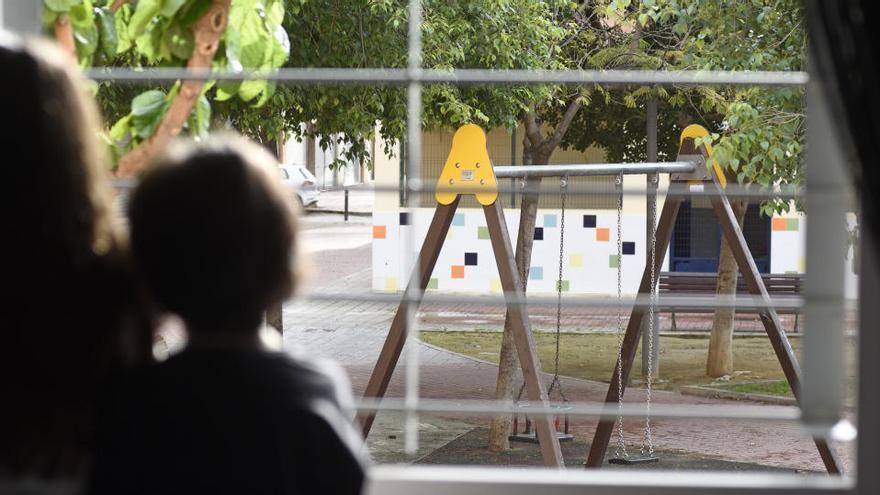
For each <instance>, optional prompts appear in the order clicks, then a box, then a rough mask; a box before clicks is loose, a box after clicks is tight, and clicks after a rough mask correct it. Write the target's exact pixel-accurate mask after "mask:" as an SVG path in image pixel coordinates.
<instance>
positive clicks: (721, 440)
mask: <svg viewBox="0 0 880 495" xmlns="http://www.w3.org/2000/svg"><path fill="white" fill-rule="evenodd" d="M352 220H353V221H352V222H349V223H348V224H344V223H342V222H341V216H338V215H324V214H314V215H309V216H307V217H306V219H305V220H304V222H303V243H302V245H303V246H304V248H305V250H306V251H307V252H308V254H310V256H311V262H312V264H313V265H314V269H313V271H312V277H311V282H310V283H309V284H308V285H307V287H305V288H304V290H305V291H311V292H322V293H332V292H341V293H344V294H346V295H348V296H351V295H355V294H360V293H363V294H369V293H370V268H369V267H370V255H371V254H370V253H371V251H370V243H369V227H370V221H369V218H368V217H366V218H365V217H359V218H354V219H352ZM395 309H396V305H395V304H393V303H388V302H378V301H351V300H345V301H343V300H336V301H334V300H322V301H295V302H291V303H289V304H287V305H286V306H285V308H284V321H285V335H284V340H285V346H286V347H287V348H289V349H291V350H293V349H300V350H305V351H306V352H308V353H310V354H313V355H323V356H327V357H330V358H333V359H336V360H337V361H339V362H340V363H342V365H343V366H344V367H345V368H346V370H347V371H348V374H349V377H350V379H351V381H352V386H353V389H354V393H355V395H356V396H357V395H360V394H361V393H362V392H363V388H364V386H365V384H366V381H367V380H368V378H369V375H370V372H371V371H372V367H373V365H374V364H375V360H376V357H377V356H378V353H379V349H380V348H381V345H382V343H383V341H384V338H385V335H386V334H387V330H388V326H389V324H390V320H391V318H392V317H393V313H394V310H395ZM606 312H607V311H606ZM533 314H534V319H535V321H536V324H535V327H536V330H537V331H539V332H540V331H543V330H549V329H550V328H551V327H552V328H554V329H555V323H554V324H553V325H549V326H548V325H547V324H546V323H547V321H551V322H552V321H555V308H553V310H552V311H551V312H549V313H547V314H541V313H540V309H539V308H536V311H535V312H533ZM421 315H422V317H421V318H420V322H421V326H422V328H423V329H424V330H429V329H430V330H471V331H472V330H475V329H482V330H486V329H493V328H494V329H496V331H497V329H500V326H501V324H502V323H503V308H500V307H499V308H491V307H485V308H484V307H475V306H473V305H447V306H445V307H444V306H436V305H435V306H433V307H426V308H424V311H423V312H422V313H421ZM568 317H569V318H571V319H572V322H576V323H575V324H565V322H564V327H563V329H564V330H565V331H566V332H568V333H571V334H572V335H580V336H583V335H584V331H585V328H584V325H585V323H584V322H585V321H587V322H589V321H601V320H602V319H603V318H604V319H608V320H610V319H612V318H613V315H611V314H605V315H603V314H600V313H591V314H589V315H585V316H584V317H579V316H578V315H577V314H572V315H568ZM548 318H549V320H548ZM590 318H592V320H590ZM698 318H703V317H698ZM475 319H477V320H481V322H480V323H477V322H475V321H472V320H475ZM486 321H490V322H492V323H486ZM710 321H711V320H710ZM541 322H544V323H541ZM588 324H589V323H587V325H588ZM704 324H705V322H700V321H697V320H695V321H694V325H695V328H696V325H704ZM597 326H598V327H601V325H597ZM679 326H681V320H680V319H679ZM738 328H739V327H738ZM600 330H601V328H600ZM438 335H442V334H438ZM547 337H549V336H545V335H542V336H540V338H541V340H542V341H545V340H546V338H547ZM603 337H608V336H607V335H605V336H603ZM431 338H432V337H431V334H426V339H427V340H429V341H430V340H431ZM490 338H495V337H491V336H490ZM565 338H571V337H569V336H568V335H566V336H565ZM418 346H419V348H418V350H419V356H420V359H419V361H420V366H419V368H420V395H421V396H422V397H429V398H443V399H451V400H455V399H492V398H494V390H495V376H496V373H497V366H495V365H494V364H493V363H491V362H490V361H491V359H487V358H491V356H488V355H481V356H468V355H466V354H465V353H461V352H452V351H450V350H447V349H443V348H441V347H438V346H435V345H428V344H426V343H419V344H418ZM544 346H545V347H546V342H545V344H544ZM661 346H662V344H661ZM487 347H491V345H488V344H487ZM479 352H491V351H479ZM603 352H604V351H603ZM768 352H769V350H768ZM662 353H663V351H662V349H661V356H662ZM405 354H406V353H404V356H403V358H402V360H401V363H400V364H399V366H398V368H397V371H396V372H395V374H394V376H393V378H392V381H391V384H390V386H389V390H388V394H387V395H388V396H389V397H402V396H403V393H404V387H403V375H404V373H403V369H404V367H405V366H406V358H405ZM545 354H546V353H545ZM768 356H769V359H768V361H769V363H764V364H766V365H767V366H774V363H775V360H773V358H772V354H768ZM475 358H476V359H475ZM661 359H664V360H663V361H661V375H662V373H663V369H665V368H672V367H674V366H675V361H674V360H670V359H669V356H667V357H666V358H663V357H661ZM607 361H609V362H611V363H613V357H609V360H607ZM763 362H764V359H763V358H762V363H763ZM605 366H607V369H604V370H600V371H604V372H606V374H607V375H608V376H609V377H610V369H611V366H613V365H612V364H608V365H605ZM702 366H704V365H703V364H701V365H700V367H701V368H702ZM546 369H547V367H546V363H545V370H546ZM597 373H598V374H599V375H601V374H602V373H600V372H597ZM571 374H572V375H575V376H578V373H576V372H571ZM584 376H586V377H587V378H590V379H580V378H576V377H572V376H566V377H564V378H563V380H562V381H563V386H564V387H565V390H566V394H567V395H568V396H569V399H570V400H576V401H601V400H602V399H603V398H604V395H605V392H606V390H607V384H606V383H602V382H600V381H597V380H595V379H594V377H593V376H591V375H584ZM544 379H545V381H548V382H549V377H548V376H545V377H544ZM600 379H602V378H601V377H600ZM604 380H607V378H604ZM671 388H674V387H671ZM643 397H644V392H643V391H642V390H639V389H637V388H632V389H630V390H629V391H628V393H627V400H631V401H640V400H642V398H643ZM654 400H655V401H656V402H658V403H673V404H718V405H725V404H734V403H735V402H732V401H728V400H722V399H714V398H709V397H697V396H691V395H684V394H681V393H679V392H676V391H674V390H669V391H657V392H656V393H655V394H654ZM758 405H760V404H758ZM760 407H766V408H768V409H769V408H774V407H790V406H775V405H760ZM487 423H488V418H486V417H473V416H468V415H464V414H444V415H443V416H438V415H422V416H420V418H419V432H420V446H419V450H418V451H417V452H416V453H415V454H413V455H409V454H406V453H405V452H404V451H403V432H402V424H403V422H402V418H401V417H400V415H399V414H394V413H385V414H380V416H379V418H378V420H377V423H376V426H375V427H374V430H373V432H372V434H371V436H370V439H369V442H368V446H369V447H370V451H371V455H372V456H373V459H374V461H375V462H383V463H384V462H423V463H446V464H479V463H486V462H489V463H492V464H499V465H540V456H539V454H538V450H537V448H535V447H533V446H517V447H516V449H515V450H514V451H512V452H509V453H506V454H502V455H495V454H490V453H488V451H487V450H486V448H485V441H484V440H481V439H482V438H484V437H485V429H484V427H485V425H486V424H487ZM640 428H641V425H640V424H639V423H638V422H637V421H631V422H627V423H626V433H627V436H628V438H629V439H630V442H631V443H632V444H633V445H635V443H636V442H637V441H638V440H639V439H640V438H641V432H640ZM594 429H595V420H594V419H591V418H578V419H576V420H574V421H573V422H572V432H573V433H574V434H575V438H576V439H577V440H576V442H575V443H573V444H570V445H567V446H566V447H565V448H566V451H567V452H569V454H570V455H569V457H570V459H568V461H567V462H569V463H573V465H576V464H578V463H582V462H583V459H582V456H583V454H585V453H586V449H587V444H586V443H585V442H588V441H589V440H590V439H591V438H592V434H593V431H594ZM654 432H655V433H654V438H655V444H656V445H657V447H658V450H659V451H660V452H661V453H662V454H663V456H664V458H665V459H666V461H665V462H662V466H661V467H665V468H672V469H707V468H708V469H725V470H742V469H762V470H763V469H784V470H795V471H821V470H822V469H823V468H822V464H821V461H820V460H819V457H818V454H817V453H816V451H815V447H814V446H813V443H812V441H811V440H810V439H809V438H808V437H807V436H806V435H805V434H804V433H803V431H802V430H801V429H800V427H799V426H798V425H796V424H791V423H785V422H770V421H733V420H713V419H700V420H674V421H673V420H655V421H654ZM838 447H839V451H840V454H841V457H842V458H843V460H844V463H845V464H846V465H851V464H852V456H851V449H850V448H849V446H847V445H841V446H838ZM578 452H580V453H581V454H580V457H579V455H578Z"/></svg>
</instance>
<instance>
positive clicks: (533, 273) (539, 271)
mask: <svg viewBox="0 0 880 495" xmlns="http://www.w3.org/2000/svg"><path fill="white" fill-rule="evenodd" d="M529 280H544V267H543V266H533V267H531V268H529Z"/></svg>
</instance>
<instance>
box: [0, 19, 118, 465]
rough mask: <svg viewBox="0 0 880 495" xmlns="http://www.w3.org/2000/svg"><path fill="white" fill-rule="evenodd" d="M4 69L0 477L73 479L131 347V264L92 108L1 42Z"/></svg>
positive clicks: (73, 70) (22, 50)
mask: <svg viewBox="0 0 880 495" xmlns="http://www.w3.org/2000/svg"><path fill="white" fill-rule="evenodd" d="M0 67H2V71H3V74H2V77H0V94H3V95H4V97H3V98H2V99H0V115H2V118H3V119H4V120H5V125H3V132H2V133H0V146H2V149H3V165H4V166H3V179H2V182H0V184H2V186H3V189H4V191H3V193H2V194H0V196H2V197H3V199H2V202H3V203H2V210H3V224H2V225H3V233H4V235H3V237H4V241H3V242H2V243H0V246H2V247H0V260H2V261H0V263H2V264H3V267H2V268H0V273H3V283H4V285H5V286H6V287H7V289H8V291H9V292H7V295H5V296H4V297H3V298H2V302H0V331H2V335H0V337H2V339H3V344H2V345H0V397H3V398H4V399H3V402H4V403H3V406H2V407H0V476H13V477H15V476H42V477H61V476H77V475H79V474H81V473H82V469H83V467H84V465H85V462H86V461H87V459H88V455H89V451H90V448H91V446H90V442H92V441H93V431H94V428H95V425H96V422H97V420H96V408H97V403H98V400H99V396H100V394H101V393H102V389H103V387H104V386H105V385H106V381H107V380H108V379H109V377H110V376H112V374H111V372H112V371H113V370H115V369H117V366H119V365H120V364H121V363H122V362H123V361H124V358H123V347H122V345H123V339H124V338H125V337H129V336H132V335H131V334H127V335H124V333H125V332H124V331H123V328H129V327H126V324H127V323H126V322H128V323H130V322H131V321H132V318H130V316H131V315H132V313H133V312H134V307H135V305H134V303H133V301H134V298H133V297H132V294H133V291H132V290H131V287H132V285H131V284H130V283H129V282H130V279H129V278H128V277H127V271H128V266H127V258H126V256H125V251H124V249H123V246H122V245H121V243H120V242H119V240H118V237H117V235H116V233H115V232H114V229H113V225H112V219H111V210H112V194H111V190H110V186H109V180H107V179H108V176H109V169H107V168H105V165H106V162H105V161H104V160H103V159H102V158H103V156H102V151H103V148H102V146H101V144H100V142H99V140H98V136H97V132H98V130H99V127H98V118H97V109H96V106H95V103H94V101H93V100H92V99H91V97H90V95H89V94H88V89H87V86H86V85H85V83H84V81H83V80H82V78H81V76H80V74H79V71H78V68H77V67H76V66H75V65H74V64H73V63H72V58H71V57H70V56H69V55H68V54H66V53H64V52H62V51H61V50H59V49H58V48H57V47H56V46H54V45H52V44H48V43H39V42H23V41H21V40H19V39H17V38H13V37H11V35H7V34H3V33H2V32H0ZM128 357H131V356H130V355H129V356H128Z"/></svg>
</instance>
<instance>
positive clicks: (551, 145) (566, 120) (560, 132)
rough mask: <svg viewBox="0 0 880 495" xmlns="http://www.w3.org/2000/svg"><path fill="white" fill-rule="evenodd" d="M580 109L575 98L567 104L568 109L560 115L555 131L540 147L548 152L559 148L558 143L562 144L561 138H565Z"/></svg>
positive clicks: (578, 102)
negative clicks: (545, 148) (543, 147)
mask: <svg viewBox="0 0 880 495" xmlns="http://www.w3.org/2000/svg"><path fill="white" fill-rule="evenodd" d="M580 109H581V103H580V101H579V99H578V97H577V96H575V97H574V99H573V100H571V103H569V104H568V108H566V109H565V114H563V115H562V120H560V121H559V124H558V125H557V126H556V129H554V130H553V134H552V135H551V136H550V137H549V138H548V139H547V140H546V141H545V142H544V143H543V144H542V146H545V147H547V149H548V150H554V149H556V147H557V146H559V143H561V142H562V137H563V136H565V133H566V132H567V131H568V127H569V126H571V123H572V121H573V120H574V117H575V115H577V113H578V110H580Z"/></svg>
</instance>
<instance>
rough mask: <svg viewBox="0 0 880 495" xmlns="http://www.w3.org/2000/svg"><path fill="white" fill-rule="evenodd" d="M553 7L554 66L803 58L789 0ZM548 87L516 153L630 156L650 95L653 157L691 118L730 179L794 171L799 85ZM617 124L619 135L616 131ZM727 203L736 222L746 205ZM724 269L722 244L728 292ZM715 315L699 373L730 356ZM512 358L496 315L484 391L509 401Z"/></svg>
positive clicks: (728, 260)
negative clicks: (492, 389) (656, 142)
mask: <svg viewBox="0 0 880 495" xmlns="http://www.w3.org/2000/svg"><path fill="white" fill-rule="evenodd" d="M559 14H560V15H559V16H558V17H557V22H558V23H560V24H561V25H566V26H569V27H571V31H570V32H571V33H572V37H571V38H569V39H567V40H566V44H565V47H566V48H564V49H562V50H560V51H559V52H557V53H556V55H558V56H559V58H558V63H559V64H560V65H561V66H564V67H566V68H617V69H629V68H652V69H691V70H694V69H735V70H748V69H763V70H798V69H800V68H801V67H802V66H803V53H804V50H803V47H804V35H803V28H802V26H801V21H802V19H803V16H802V13H801V7H800V4H799V2H797V1H794V0H780V1H773V0H766V1H765V0H754V1H751V2H723V1H720V0H714V1H711V2H701V1H696V0H686V1H676V0H669V1H659V0H657V1H655V0H642V1H631V0H610V1H605V2H597V3H596V4H595V5H593V6H592V7H586V6H572V9H571V10H570V11H564V10H563V11H560V12H559ZM566 54H569V55H568V56H567V57H566ZM555 96H556V97H555V99H554V98H551V99H549V100H546V101H543V102H538V103H536V104H535V106H534V107H533V108H532V109H530V111H529V112H527V113H526V114H525V116H524V119H523V120H524V124H525V126H526V131H527V134H526V138H525V140H524V153H523V156H524V161H525V162H526V163H532V164H542V163H546V162H547V159H548V158H549V156H550V154H552V152H553V150H554V149H556V147H558V146H560V145H562V146H569V147H574V148H576V149H581V150H583V149H586V148H587V147H589V146H590V145H594V144H595V145H598V146H601V147H603V148H605V149H606V150H608V151H609V158H610V159H615V160H616V159H625V160H638V159H642V158H643V156H644V155H643V154H642V153H643V150H644V146H643V144H642V143H643V142H644V138H645V136H644V125H643V124H642V122H643V119H644V117H643V115H644V114H643V110H642V109H641V108H640V106H642V105H644V102H645V100H646V99H647V98H649V97H658V98H659V101H660V113H661V118H662V117H663V116H665V117H666V119H664V120H661V122H662V125H661V129H660V132H659V139H660V153H661V157H662V156H664V154H665V156H667V157H672V156H674V154H675V150H676V149H677V147H678V143H677V138H678V134H679V131H680V129H681V128H683V127H684V126H685V125H687V124H690V123H694V122H696V123H701V124H703V125H704V126H706V127H707V128H709V129H711V130H713V131H714V133H713V134H712V136H710V137H709V138H707V139H705V142H706V143H714V148H715V154H714V159H715V160H716V161H717V162H718V163H719V165H721V166H722V167H723V168H724V169H725V170H726V173H727V174H728V176H729V177H730V178H731V179H734V180H736V181H737V182H739V183H741V184H750V183H757V184H759V185H761V186H764V187H767V186H770V185H773V184H796V183H799V181H800V179H801V160H800V157H799V155H800V151H801V143H802V140H803V111H802V106H803V103H802V92H801V91H798V90H792V89H766V88H746V89H741V88H710V87H704V88H695V89H687V88H672V89H670V90H666V89H664V88H647V87H640V88H624V89H617V90H606V89H603V88H578V89H577V91H568V92H567V93H566V92H565V91H564V90H562V89H560V91H559V92H557V93H556V94H555ZM584 109H585V110H584ZM636 124H637V125H636ZM624 129H626V131H627V132H626V133H624V132H621V131H623V130H624ZM572 131H573V132H572ZM528 189H529V190H531V188H528ZM733 203H734V208H735V210H736V213H737V216H738V218H739V219H740V222H741V219H742V218H743V216H744V214H745V207H746V204H745V203H744V202H738V201H734V202H733ZM789 207H790V204H789V203H788V202H786V201H781V200H778V199H773V198H771V199H769V200H767V201H765V202H764V203H762V205H761V208H762V212H763V213H764V214H768V215H769V214H772V213H773V212H782V211H786V210H787V209H788V208H789ZM536 210H537V195H536V194H534V193H529V192H528V191H527V192H526V194H524V196H523V200H522V206H521V214H520V225H519V241H518V244H517V253H516V261H517V267H518V268H519V270H520V272H521V273H523V274H524V273H526V270H527V268H528V266H529V264H530V258H531V256H530V255H531V245H532V235H531V233H532V231H533V230H534V221H535V217H536ZM735 267H736V265H735V262H733V260H732V257H731V256H730V252H729V249H724V250H723V251H722V253H721V259H720V264H719V270H720V271H719V277H718V280H719V288H718V290H719V292H720V293H724V291H728V292H729V291H735V284H736V270H735ZM523 278H524V283H525V277H523ZM715 320H716V321H715V323H714V326H715V329H714V331H713V336H712V342H713V351H712V352H710V356H709V362H710V365H709V367H708V371H709V372H710V374H711V373H717V371H716V370H714V369H713V365H712V364H711V363H719V362H724V361H726V363H727V364H724V365H723V366H728V367H730V366H732V364H730V361H729V360H727V359H728V358H727V357H729V356H731V353H730V349H731V336H732V331H731V330H730V329H732V322H733V316H732V311H729V310H727V311H725V310H719V312H718V314H717V316H716V319H715ZM725 329H726V330H725ZM716 350H717V351H716ZM716 356H722V357H721V358H717V357H716ZM516 367H517V363H516V355H515V352H514V349H513V342H512V339H511V338H510V332H509V329H508V328H507V325H505V337H504V339H503V342H502V353H501V358H500V364H499V376H498V382H497V388H496V399H498V400H511V399H512V397H513V393H514V390H513V386H512V385H513V377H514V376H515V373H516ZM725 369H730V368H725ZM726 372H728V373H729V372H730V371H726ZM509 425H510V422H509V419H508V418H503V417H499V418H496V419H495V420H494V421H493V424H492V428H491V431H490V449H494V450H501V449H504V448H507V436H508V432H509Z"/></svg>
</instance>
